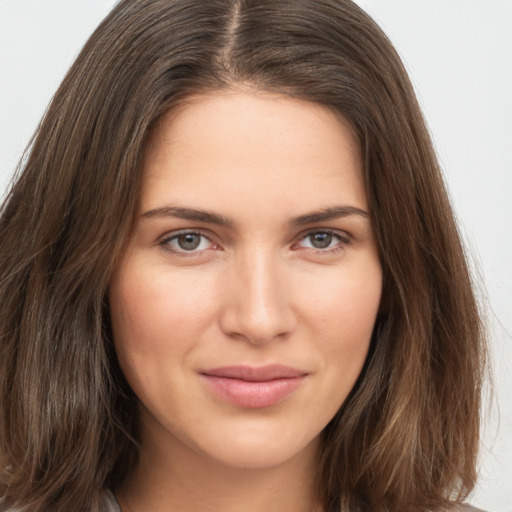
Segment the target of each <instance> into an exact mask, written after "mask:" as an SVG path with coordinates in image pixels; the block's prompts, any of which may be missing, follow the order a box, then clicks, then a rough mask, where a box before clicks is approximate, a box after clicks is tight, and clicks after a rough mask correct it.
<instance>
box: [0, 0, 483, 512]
mask: <svg viewBox="0 0 512 512" xmlns="http://www.w3.org/2000/svg"><path fill="white" fill-rule="evenodd" d="M0 239H1V240H2V244H1V249H0V251H1V252H0V273H1V274H0V283H1V285H0V304H2V306H1V310H0V311H1V313H0V315H1V316H0V329H1V334H0V339H1V340H2V341H1V342H2V352H1V353H2V358H1V363H0V364H1V365H2V366H1V371H0V375H2V386H1V396H0V403H1V413H2V414H1V423H0V424H1V427H0V428H1V430H0V439H1V448H0V457H1V460H0V468H1V469H0V471H1V476H0V482H1V483H0V490H1V491H0V492H1V496H2V503H3V505H2V506H3V508H4V509H6V510H26V511H29V510H30V511H36V510H59V511H64V510H66V511H69V510H80V511H81V510H84V511H90V510H118V509H119V508H120V509H121V510H122V511H123V512H129V511H132V512H137V511H142V510H155V511H158V510H183V511H185V510H212V511H214V510H223V511H229V510H244V511H251V510H255V511H256V510H265V511H272V510H277V509H279V510H281V511H286V510H290V511H292V510H293V511H301V510H304V511H306V510H307V511H312V510H314V511H320V510H321V511H329V512H331V511H341V510H343V511H344V510H348V511H350V510H371V511H378V510H394V511H404V510H449V509H457V507H458V508H459V509H461V507H462V505H460V503H461V502H462V501H463V499H464V498H465V497H466V496H467V494H468V492H469V491H470V490H471V489H472V487H473V485H474V482H475V460H476V455H477V446H478V429H479V425H478V419H479V405H480V388H481V379H482V367H483V355H484V335H483V331H482V327H481V323H480V319H479V315H478V311H477V307H476V304H475V299H474V296H473V292H472V289H471V283H470V279H469V274H468V270H467V265H466V261H465V257H464V253H463V251H462V248H461V244H460V241H459V236H458V233H457V228H456V225H455V223H454V220H453V215H452V212H451V209H450V205H449V202H448V199H447V196H446V192H445V190H444V186H443V182H442V178H441V176H440V173H439V170H438V165H437V162H436V159H435V155H434V152H433V150H432V146H431V143H430V140H429V137H428V133H427V130H426V128H425V126H424V122H423V119H422V116H421V113H420V111H419V108H418V105H417V102H416V100H415V97H414V94H413V91H412V87H411V85H410V83H409V81H408V78H407V76H406V73H405V71H404V69H403V66H402V65H401V63H400V60H399V59H398V57H397V55H396V53H395V52H394V50H393V48H392V47H391V45H390V43H389V42H388V41H387V39H386V38H385V36H384V35H383V34H382V32H381V31H380V29H379V28H378V27H377V26H376V25H375V24H374V23H373V22H372V20H371V19H370V18H369V17H368V16H367V15H365V14H364V12H362V11H361V10H360V9H359V8H358V7H357V6H356V5H354V4H352V3H351V2H348V1H341V2H339V1H338V2H333V1H326V0H323V1H314V2H313V1H301V2H297V1H293V2H292V1H254V2H251V1H240V2H236V1H233V2H228V1H211V2H201V1H197V0H179V1H173V2H169V1H164V0H142V1H134V0H130V1H122V2H120V3H119V4H118V5H117V6H116V7H115V8H114V10H113V11H112V13H111V14H110V15H109V16H108V17H107V18H106V19H105V21H104V22H103V23H102V24H101V25H100V27H99V28H98V29H97V30H96V32H95V33H94V34H93V35H92V37H91V38H90V40H89V41H88V43H87V44H86V46H85V47H84V49H83V51H82V52H81V54H80V55H79V56H78V58H77V60H76V62H75V64H74V65H73V66H72V68H71V69H70V71H69V73H68V75H67V77H66V78H65V80H64V82H63V84H62V86H61V87H60V89H59V90H58V92H57V94H56V96H55V98H54V100H53V102H52V105H51V106H50V108H49V110H48V112H47V114H46V115H45V118H44V120H43V122H42V124H41V126H40V128H39V131H38V134H37V136H36V137H35V139H34V141H33V144H32V148H31V152H30V157H29V159H28V161H27V163H26V166H25V168H24V170H23V172H22V173H21V175H20V177H19V179H18V181H17V183H16V184H15V185H14V187H13V189H12V190H11V192H10V194H9V196H8V197H7V200H6V202H5V204H4V207H3V210H2V215H1V218H0Z"/></svg>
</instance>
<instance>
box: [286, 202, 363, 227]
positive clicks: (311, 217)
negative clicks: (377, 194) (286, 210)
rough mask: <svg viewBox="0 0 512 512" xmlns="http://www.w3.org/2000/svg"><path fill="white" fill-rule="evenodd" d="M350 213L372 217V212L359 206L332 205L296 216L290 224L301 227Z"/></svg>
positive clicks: (346, 215)
mask: <svg viewBox="0 0 512 512" xmlns="http://www.w3.org/2000/svg"><path fill="white" fill-rule="evenodd" d="M350 215H359V216H360V217H364V218H365V219H368V218H369V217H370V214H369V213H368V212H367V211H366V210H363V209H362V208H357V207H356V206H331V207H329V208H324V209H322V210H318V211H316V212H310V213H306V214H305V215H300V216H299V217H295V218H294V219H292V220H291V221H290V224H291V225H292V226H293V227H301V226H304V225H305V224H314V223H317V222H323V221H326V220H333V219H339V218H341V217H348V216H350Z"/></svg>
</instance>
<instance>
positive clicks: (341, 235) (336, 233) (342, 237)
mask: <svg viewBox="0 0 512 512" xmlns="http://www.w3.org/2000/svg"><path fill="white" fill-rule="evenodd" d="M316 233H327V234H329V235H332V236H333V237H336V238H337V239H338V241H339V242H338V244H336V245H335V246H334V247H330V248H326V249H317V248H314V247H299V248H301V249H305V250H309V251H313V252H314V253H315V254H320V255H327V254H332V253H334V252H337V251H339V250H343V249H345V247H346V246H347V245H350V243H351V242H352V237H351V236H350V235H349V234H348V233H347V232H346V231H340V230H338V229H332V228H314V229H309V230H307V231H303V232H301V233H300V234H299V235H298V236H297V238H296V241H295V242H294V243H293V246H297V245H298V244H299V243H300V242H302V241H303V240H305V239H306V238H308V237H309V236H311V235H314V234H316ZM293 246H292V247H293Z"/></svg>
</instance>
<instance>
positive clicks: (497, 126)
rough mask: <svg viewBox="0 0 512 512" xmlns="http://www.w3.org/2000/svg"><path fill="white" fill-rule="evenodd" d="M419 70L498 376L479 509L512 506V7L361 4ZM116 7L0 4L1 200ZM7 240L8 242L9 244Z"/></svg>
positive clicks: (61, 2) (471, 2) (61, 1)
mask: <svg viewBox="0 0 512 512" xmlns="http://www.w3.org/2000/svg"><path fill="white" fill-rule="evenodd" d="M358 3H359V4H360V5H361V6H362V7H363V8H365V9H366V10H367V11H368V12H369V13H370V14H371V15H372V16H373V17H374V18H375V19H376V20H377V22H378V23H379V24H380V25H381V26H382V27H383V28H384V30H385V31H386V33H387V34H388V35H389V37H390V38H391V40H392V41H393V42H394V44H395V45H396V47H397V49H398V51H399V53H400V54H401V56H402V58H403V59H404V61H405V63H406V66H407V68H408V70H409V72H410V74H411V77H412V80H413V83H414V85H415V87H416V91H417V93H418V95H419V98H420V102H421V104H422V106H423V108H424V111H425V115H426V117H427V121H428V123H429V126H430V128H431V132H432V135H433V138H434V141H435V144H436V147H437V150H438V154H439V156H440V159H441V163H442V166H443V169H444V170H445V174H446V180H447V183H448V187H449V190H450V193H451V196H452V198H453V202H454V207H455V210H456V213H457V216H458V218H459V220H460V223H461V226H462V231H463V233H464V236H465V239H466V243H467V245H468V248H469V250H470V253H471V255H472V259H473V262H474V269H475V273H476V274H477V275H481V276H483V285H482V290H481V296H482V301H483V302H484V303H485V304H486V311H487V314H488V322H489V326H490V329H491V330H490V332H491V341H492V352H493V364H494V370H495V375H496V377H495V393H494V399H493V400H492V401H489V403H488V406H489V412H486V413H485V420H486V421H485V423H486V428H485V435H484V438H483V442H482V460H481V470H480V481H479V485H478V488H477V489H476V491H475V493H474V495H473V497H472V502H473V504H474V505H478V506H480V507H482V508H485V509H487V510H488V511H490V512H511V511H512V393H511V391H512V371H511V370H510V368H511V367H512V338H511V333H512V198H511V197H510V196H511V194H512V0H428V1H427V0H385V1H384V0H358ZM113 4H114V2H113V1H112V0H0V195H1V194H2V193H3V192H4V191H5V189H6V187H7V185H8V181H9V179H10V177H11V175H12V173H13V171H14V168H15V166H16V163H17V161H18V159H19V158H20V156H21V154H22V151H23V149H24V147H25V146H26V144H27V142H28V140H29V138H30V136H31V134H32V132H33V131H34V129H35V128H36V126H37V123H38V121H39V119H40V118H41V116H42V114H43V113H44V110H45V108H46V106H47V104H48V102H49V100H50V98H51V96H52V95H53V93H54V92H55V90H56V88H57V86H58V85H59V83H60V81H61V80H62V78H63V76H64V74H65V72H66V70H67V68H68V67H69V66H70V64H71V62H72V61H73V59H74V57H75V56H76V55H77V52H78V51H79V49H80V48H81V46H82V45H83V43H84V42H85V40H86V38H87V37H88V35H89V34H90V33H91V32H92V30H93V29H94V28H95V26H96V25H97V24H98V23H99V21H100V20H101V19H102V18H103V17H104V16H105V15H106V14H107V12H108V11H109V10H110V8H111V7H112V5H113ZM0 243H1V241H0Z"/></svg>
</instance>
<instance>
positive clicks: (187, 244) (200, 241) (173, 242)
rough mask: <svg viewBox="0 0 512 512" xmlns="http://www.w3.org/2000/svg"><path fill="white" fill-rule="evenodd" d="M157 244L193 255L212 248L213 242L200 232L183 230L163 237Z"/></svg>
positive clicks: (172, 250) (173, 250) (169, 249)
mask: <svg viewBox="0 0 512 512" xmlns="http://www.w3.org/2000/svg"><path fill="white" fill-rule="evenodd" d="M159 245H161V246H162V247H164V249H166V250H168V251H171V252H174V253H178V254H183V255H188V254H190V255H193V254H197V253H200V252H202V251H206V250H208V249H212V248H214V247H215V244H214V243H213V242H212V241H211V240H210V239H209V238H207V237H206V236H205V235H203V234H202V233H198V232H196V231H185V232H181V233H176V234H174V235H171V236H168V237H166V238H164V239H163V240H162V241H161V242H159Z"/></svg>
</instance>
